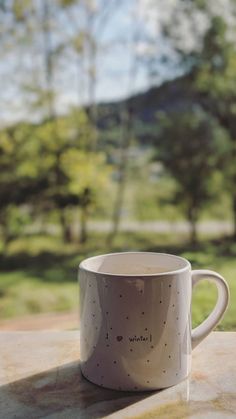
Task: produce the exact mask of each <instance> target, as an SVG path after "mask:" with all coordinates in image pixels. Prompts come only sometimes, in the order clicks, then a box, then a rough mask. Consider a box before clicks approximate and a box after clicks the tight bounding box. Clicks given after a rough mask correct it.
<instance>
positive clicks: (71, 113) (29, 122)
mask: <svg viewBox="0 0 236 419" xmlns="http://www.w3.org/2000/svg"><path fill="white" fill-rule="evenodd" d="M235 40H236V1H235V0H195V1H193V0H166V1H165V2H163V1H161V0H110V1H106V0H0V328H1V329H43V328H52V329H53V328H56V329H58V328H62V329H63V328H64V329H72V328H75V327H77V324H78V319H77V318H78V292H79V290H78V286H77V266H78V264H79V262H80V261H81V260H82V259H83V258H85V257H87V256H90V255H94V254H100V253H104V252H110V251H126V250H145V251H164V252H169V253H175V254H178V255H183V256H184V257H187V258H188V259H189V260H190V261H191V263H192V266H193V268H201V267H206V268H209V269H214V270H216V271H218V272H219V273H221V274H222V275H223V276H225V278H226V279H227V280H228V283H229V285H230V289H231V306H230V308H229V310H228V312H227V314H226V315H225V317H224V320H223V322H222V323H221V325H220V326H218V328H219V329H223V330H236V304H235V298H236V259H235V256H236V46H235V45H236V43H235ZM215 299H216V290H215V289H214V286H212V285H211V284H207V283H206V284H204V283H203V284H202V285H199V286H198V287H197V288H196V291H195V292H194V301H193V308H192V312H193V326H195V325H196V324H198V323H199V322H200V321H202V320H203V319H204V318H205V317H206V316H207V314H208V313H209V311H210V310H211V308H212V307H213V305H214V302H215Z"/></svg>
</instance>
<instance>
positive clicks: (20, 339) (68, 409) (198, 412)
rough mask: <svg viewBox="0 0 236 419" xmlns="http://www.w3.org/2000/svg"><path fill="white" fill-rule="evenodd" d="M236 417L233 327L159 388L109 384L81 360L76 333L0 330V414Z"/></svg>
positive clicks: (53, 418) (23, 417)
mask: <svg viewBox="0 0 236 419" xmlns="http://www.w3.org/2000/svg"><path fill="white" fill-rule="evenodd" d="M104 417H109V418H110V419H117V418H119V419H125V418H136V419H138V418H144V419H148V418H150V419H151V418H165V419H174V418H181V419H183V418H194V419H195V418H197V419H200V418H201V419H208V418H214V419H224V418H236V333H231V332H214V333H212V334H211V335H210V336H209V337H208V338H206V339H205V341H204V342H202V343H201V344H200V345H199V346H198V347H197V348H196V349H195V350H194V351H193V363H192V374H191V376H190V377H189V378H188V379H187V380H185V381H183V382H182V383H180V384H178V385H177V386H174V387H171V388H169V389H166V390H162V391H159V392H145V393H137V392H136V393H131V392H129V393H127V392H119V391H114V390H106V389H104V388H100V387H97V386H96V385H93V384H91V383H90V382H88V381H86V380H85V379H84V378H83V377H82V376H81V373H80V368H79V333H78V332H74V331H65V332H64V331H63V332H51V331H50V332H48V331H42V332H1V333H0V418H1V419H11V418H15V419H27V418H30V419H33V418H50V419H61V418H65V419H73V418H77V419H78V418H82V419H83V418H86V419H87V418H88V419H93V418H104Z"/></svg>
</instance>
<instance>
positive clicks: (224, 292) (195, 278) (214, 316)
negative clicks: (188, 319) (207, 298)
mask: <svg viewBox="0 0 236 419" xmlns="http://www.w3.org/2000/svg"><path fill="white" fill-rule="evenodd" d="M202 279H208V280H209V281H210V282H214V283H215V285H216V286H217V291H218V299H217V302H216V305H215V307H214V309H213V311H212V312H211V313H210V314H209V316H208V317H207V318H206V319H205V320H204V321H203V322H202V323H201V324H200V325H199V326H197V327H195V329H193V330H192V349H194V348H195V347H196V346H197V345H198V344H199V343H200V342H201V341H202V340H203V339H204V338H205V337H206V336H207V335H209V333H210V332H211V331H212V329H214V327H215V326H216V325H217V324H218V323H219V321H220V319H221V318H222V316H223V314H224V312H225V310H226V309H227V306H228V302H229V287H228V284H227V282H226V281H225V279H224V278H223V277H222V276H221V275H219V274H218V273H216V272H214V271H209V270H206V269H203V270H202V269H201V270H195V271H192V287H194V286H195V285H196V284H197V283H198V282H199V281H201V280H202Z"/></svg>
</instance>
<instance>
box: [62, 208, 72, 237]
mask: <svg viewBox="0 0 236 419" xmlns="http://www.w3.org/2000/svg"><path fill="white" fill-rule="evenodd" d="M60 222H61V229H62V238H63V242H64V243H71V242H72V235H71V229H70V226H69V224H68V223H67V220H66V214H65V212H64V211H63V210H61V211H60Z"/></svg>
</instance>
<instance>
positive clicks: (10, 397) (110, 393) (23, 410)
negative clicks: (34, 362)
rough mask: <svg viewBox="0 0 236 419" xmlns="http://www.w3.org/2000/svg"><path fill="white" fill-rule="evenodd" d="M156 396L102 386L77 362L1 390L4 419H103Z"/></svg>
mask: <svg viewBox="0 0 236 419" xmlns="http://www.w3.org/2000/svg"><path fill="white" fill-rule="evenodd" d="M153 394H154V392H142V393H134V392H119V391H114V390H108V389H104V388H101V387H98V386H96V385H95V384H92V383H90V382H89V381H87V380H86V379H85V378H84V377H83V376H82V374H81V372H80V367H79V363H78V362H74V363H70V364H66V365H63V366H61V367H58V368H55V369H52V370H49V371H45V372H43V373H40V374H37V375H33V376H30V377H27V378H24V379H21V380H18V381H15V382H12V383H10V384H8V385H6V386H3V387H1V388H0V404H1V409H0V418H7V419H11V418H17V419H23V418H24V419H27V418H41V417H44V418H46V417H47V418H50V419H52V418H55V419H60V418H66V419H73V418H81V419H83V418H88V419H93V418H101V417H104V416H106V415H109V414H111V413H113V412H115V411H118V410H120V409H123V408H125V407H127V406H129V405H131V404H133V403H135V402H138V401H140V400H143V399H144V398H146V397H148V396H150V395H153Z"/></svg>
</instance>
